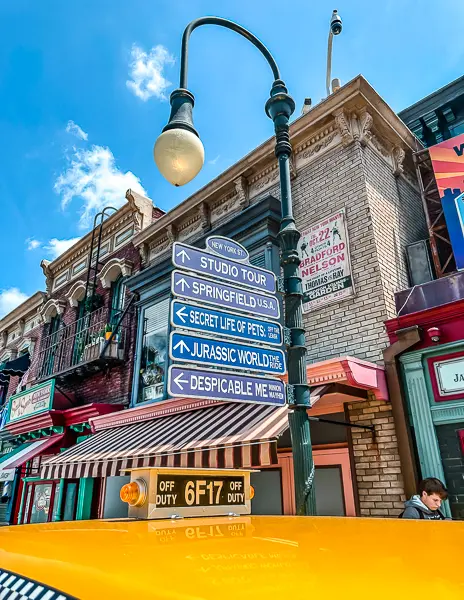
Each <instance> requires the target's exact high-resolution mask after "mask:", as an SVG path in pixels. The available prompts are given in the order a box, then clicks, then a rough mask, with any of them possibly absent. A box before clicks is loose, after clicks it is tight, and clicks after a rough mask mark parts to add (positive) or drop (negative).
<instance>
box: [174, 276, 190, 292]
mask: <svg viewBox="0 0 464 600" xmlns="http://www.w3.org/2000/svg"><path fill="white" fill-rule="evenodd" d="M176 285H180V286H182V291H184V290H185V286H187V289H190V286H189V284H188V283H187V282H186V281H185V279H184V278H183V277H182V279H179V281H176Z"/></svg>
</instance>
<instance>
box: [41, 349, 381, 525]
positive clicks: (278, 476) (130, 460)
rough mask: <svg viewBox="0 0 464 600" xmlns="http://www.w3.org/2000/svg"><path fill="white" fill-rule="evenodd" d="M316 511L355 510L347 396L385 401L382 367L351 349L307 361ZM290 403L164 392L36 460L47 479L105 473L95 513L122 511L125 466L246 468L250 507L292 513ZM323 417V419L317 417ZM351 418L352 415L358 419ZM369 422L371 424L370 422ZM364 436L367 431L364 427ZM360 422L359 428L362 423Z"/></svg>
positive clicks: (351, 512)
mask: <svg viewBox="0 0 464 600" xmlns="http://www.w3.org/2000/svg"><path fill="white" fill-rule="evenodd" d="M308 378H309V381H310V383H312V384H313V385H312V395H311V402H312V408H311V409H310V410H309V411H308V416H309V417H310V418H311V419H312V421H311V434H312V439H313V445H314V462H315V482H316V501H317V508H318V514H321V515H323V514H325V515H338V516H355V515H357V514H359V510H358V509H357V505H356V469H355V463H354V459H353V453H352V450H351V449H350V440H351V433H350V427H349V423H347V421H348V420H349V417H347V415H346V413H347V405H348V404H349V405H353V404H356V403H365V402H366V398H367V397H368V396H371V397H372V398H374V399H376V400H375V401H377V402H378V403H379V404H386V402H385V400H386V386H385V377H384V373H383V369H382V368H380V367H377V366H376V365H372V364H370V363H366V362H364V361H358V360H356V359H353V358H349V357H346V358H343V359H339V360H332V361H324V362H321V363H319V364H317V365H311V367H308ZM287 411H288V409H287V407H278V408H276V407H272V406H264V405H262V404H240V403H225V402H215V401H207V400H194V399H189V398H185V399H170V400H164V401H160V402H155V403H151V404H145V405H144V406H138V407H134V408H131V409H129V410H126V411H123V412H120V413H115V414H108V415H104V416H101V417H97V418H94V419H92V421H91V426H92V430H93V431H94V432H95V433H94V435H92V436H91V437H89V438H88V439H87V440H85V441H83V442H82V443H80V444H78V445H77V446H74V447H72V448H70V449H69V450H67V451H65V452H62V453H60V454H58V455H56V456H54V457H52V458H50V459H49V460H47V461H45V462H44V463H43V464H42V469H41V477H42V479H43V480H47V481H59V480H61V479H66V480H67V481H72V480H73V479H77V478H81V480H84V481H89V480H100V479H101V480H102V486H101V489H100V502H99V504H100V507H99V510H98V516H99V517H104V518H116V517H124V516H127V506H126V505H124V504H122V503H121V502H120V501H119V490H120V488H121V486H122V485H123V484H124V483H126V482H127V481H128V476H127V475H125V474H124V469H128V468H131V467H140V466H166V467H197V468H251V469H255V470H256V472H255V473H253V474H252V484H253V486H254V488H255V490H256V494H255V498H254V499H253V502H252V512H253V514H295V502H294V482H293V458H292V451H291V440H290V434H289V430H288V417H287ZM319 419H321V420H320V421H319ZM354 425H356V423H354ZM372 429H373V428H372ZM366 430H367V433H363V435H366V436H367V437H366V438H365V442H366V443H368V442H369V439H368V438H369V436H371V438H372V436H373V435H374V434H373V431H371V430H369V428H366ZM366 430H365V431H366Z"/></svg>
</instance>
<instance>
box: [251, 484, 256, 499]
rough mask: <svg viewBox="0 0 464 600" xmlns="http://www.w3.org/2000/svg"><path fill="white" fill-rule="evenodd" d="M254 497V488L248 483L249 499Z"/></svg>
mask: <svg viewBox="0 0 464 600" xmlns="http://www.w3.org/2000/svg"><path fill="white" fill-rule="evenodd" d="M254 497H255V488H254V487H253V486H252V485H250V500H253V498H254Z"/></svg>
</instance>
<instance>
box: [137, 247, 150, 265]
mask: <svg viewBox="0 0 464 600" xmlns="http://www.w3.org/2000/svg"><path fill="white" fill-rule="evenodd" d="M139 254H140V260H141V261H142V265H144V266H145V265H147V264H148V260H149V257H150V248H149V246H148V244H147V242H142V243H141V244H140V246H139Z"/></svg>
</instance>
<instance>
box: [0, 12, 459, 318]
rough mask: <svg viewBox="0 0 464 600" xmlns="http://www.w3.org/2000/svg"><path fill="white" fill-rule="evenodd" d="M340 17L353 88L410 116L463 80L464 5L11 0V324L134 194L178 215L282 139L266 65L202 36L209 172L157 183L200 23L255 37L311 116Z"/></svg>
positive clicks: (242, 44)
mask: <svg viewBox="0 0 464 600" xmlns="http://www.w3.org/2000/svg"><path fill="white" fill-rule="evenodd" d="M333 8H337V9H338V11H339V13H340V14H341V16H342V18H343V23H344V29H343V32H342V34H341V35H340V36H339V37H337V38H336V39H335V43H334V58H333V70H332V75H333V76H336V77H339V78H340V79H341V80H342V83H346V82H347V81H349V80H350V79H352V78H353V77H355V76H356V75H357V74H358V73H362V74H363V75H364V76H365V77H366V78H367V79H368V81H370V83H371V84H372V85H373V86H374V87H375V88H376V90H377V91H378V92H379V93H380V94H381V95H382V96H383V97H384V98H385V100H386V101H387V102H388V103H389V104H390V105H391V106H392V108H393V109H394V110H400V109H402V108H405V107H406V106H409V105H410V104H412V103H414V102H415V101H417V100H418V99H420V98H421V97H423V96H424V95H426V94H429V93H430V92H432V91H434V90H435V89H437V88H439V87H441V86H443V85H445V84H446V83H448V82H450V81H452V80H453V79H455V78H456V77H459V76H460V75H462V73H463V71H462V65H463V64H464V60H463V59H464V45H463V44H462V42H461V41H459V38H458V35H457V34H456V35H455V34H453V27H457V30H459V27H461V28H462V24H463V21H464V5H463V3H462V0H440V2H437V1H436V0H409V1H408V0H385V1H384V2H381V3H377V4H376V5H375V9H374V8H372V3H371V2H368V1H367V0H343V1H339V2H337V3H334V2H333V1H331V2H328V1H327V0H319V2H317V3H316V2H308V1H307V0H294V1H293V2H291V3H290V2H287V3H286V2H282V0H280V1H278V0H267V1H266V2H265V1H264V0H220V1H218V0H215V1H213V0H176V1H175V2H173V1H172V0H170V1H164V0H156V1H155V2H153V1H151V2H150V1H148V0H132V1H131V2H127V0H125V1H123V0H112V1H111V2H110V1H109V0H66V2H63V1H62V0H42V1H41V2H34V1H33V0H28V1H25V0H3V1H2V3H1V4H0V22H1V23H2V36H1V38H0V139H1V141H2V143H1V145H0V164H1V170H0V203H1V208H2V210H1V217H2V228H1V237H0V240H1V242H0V251H1V256H2V269H1V271H0V316H1V315H2V314H4V313H6V312H8V311H9V310H11V309H12V308H13V307H14V306H15V305H16V304H18V303H19V302H20V301H22V300H24V299H25V298H26V297H27V296H29V295H31V294H33V293H34V292H35V291H36V290H38V289H44V279H43V275H42V271H41V269H40V266H39V263H40V260H41V259H42V258H48V259H52V258H54V257H55V256H56V255H57V254H59V253H60V251H63V250H64V249H65V248H66V247H67V246H68V245H69V243H70V240H74V239H77V238H79V237H80V236H82V235H83V234H84V233H85V232H86V231H87V230H88V229H89V227H90V223H91V220H92V218H93V215H94V213H95V211H96V210H98V209H100V208H102V207H103V206H105V205H107V204H112V205H115V204H116V205H119V206H120V205H121V204H122V203H123V202H124V192H125V190H126V189H127V188H129V187H132V188H133V189H136V190H137V189H138V190H139V191H145V193H146V194H147V195H148V196H149V197H150V198H152V199H153V201H154V202H155V204H156V205H158V206H160V207H161V208H163V209H164V210H169V209H171V208H172V207H173V206H175V205H176V204H178V203H179V202H181V201H182V200H184V199H185V198H187V197H188V196H189V195H190V194H192V193H193V192H194V191H195V190H197V189H198V188H200V187H202V186H203V185H205V184H206V183H207V182H208V181H209V180H210V179H212V178H213V177H215V176H217V175H218V174H219V173H220V172H221V171H223V170H224V169H225V168H227V167H228V166H230V165H231V164H233V163H234V162H235V161H237V160H238V159H239V158H240V157H241V156H243V155H244V154H245V153H247V152H249V151H250V150H251V149H253V148H254V147H255V146H256V145H258V144H259V143H261V142H262V141H264V140H265V139H266V138H268V137H269V136H270V135H271V134H272V123H271V121H270V120H269V119H267V117H266V116H265V115H264V111H263V106H264V103H265V101H266V99H267V97H268V92H269V88H270V85H271V73H270V71H269V69H268V67H267V65H266V63H265V61H264V59H263V58H262V57H261V55H260V54H259V52H258V51H257V50H255V49H254V48H253V47H252V46H251V44H249V43H248V42H246V40H244V39H243V38H241V37H239V36H237V35H236V34H233V33H232V32H229V31H227V30H223V29H221V28H214V27H208V28H206V27H205V28H203V29H200V30H198V31H196V32H195V33H194V34H193V36H192V40H191V56H190V71H189V87H190V89H191V91H192V92H193V93H194V94H195V96H196V107H195V113H194V117H195V125H196V127H197V129H198V131H199V132H200V135H201V138H202V140H203V143H204V146H205V150H206V162H205V167H204V169H203V170H202V172H201V173H200V175H199V176H198V177H197V178H196V179H195V180H194V181H193V182H192V183H190V184H188V185H187V186H185V187H183V188H173V187H171V186H170V185H169V184H168V183H167V182H165V181H164V180H163V178H162V177H161V175H160V174H159V173H158V172H157V170H156V167H155V165H154V162H153V158H152V156H153V155H152V148H153V143H154V141H155V139H156V137H157V136H158V134H159V133H160V131H161V129H162V127H163V126H164V124H165V122H166V120H167V118H168V115H169V103H168V102H167V98H168V96H169V93H170V91H172V89H174V87H176V86H177V82H178V70H179V51H180V40H181V36H182V31H183V29H184V27H185V25H186V24H187V23H188V22H189V21H190V20H192V19H194V18H197V17H199V16H203V15H208V14H215V15H218V16H222V17H226V18H230V19H233V20H235V21H237V22H239V23H241V24H242V25H244V26H245V27H248V28H249V29H251V30H252V31H253V32H254V33H255V34H256V35H258V36H259V37H260V38H261V39H262V40H263V41H264V43H265V44H266V45H267V46H268V47H269V49H270V50H271V52H272V53H273V54H274V56H275V58H276V60H277V62H278V64H279V66H280V69H281V72H282V76H283V78H284V79H285V81H286V83H287V85H288V88H289V91H290V93H291V94H292V96H293V97H294V98H295V100H296V104H297V112H296V114H299V112H300V109H301V106H302V104H303V100H304V98H305V97H306V96H308V97H311V98H312V99H313V103H315V102H318V101H320V100H321V99H322V98H323V97H324V95H325V57H326V47H327V33H328V23H329V20H330V16H331V12H332V9H333ZM458 24H460V25H459V27H458ZM424 32H426V33H428V34H429V37H428V39H425V35H424ZM434 33H435V37H433V34H434ZM418 55H420V57H421V61H420V62H418V61H416V60H415V57H416V56H418ZM237 98H239V99H240V100H239V101H238V100H237Z"/></svg>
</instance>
